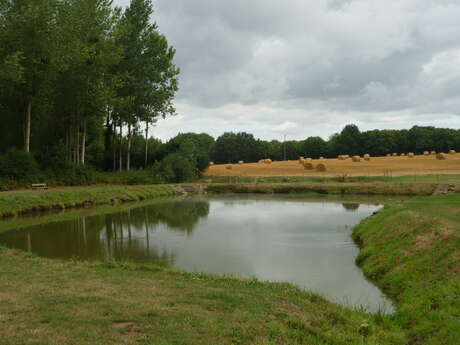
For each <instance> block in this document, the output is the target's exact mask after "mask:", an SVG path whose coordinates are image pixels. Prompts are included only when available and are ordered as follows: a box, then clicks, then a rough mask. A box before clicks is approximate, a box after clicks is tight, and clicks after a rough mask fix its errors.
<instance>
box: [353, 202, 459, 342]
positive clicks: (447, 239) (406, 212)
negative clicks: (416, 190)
mask: <svg viewBox="0 0 460 345" xmlns="http://www.w3.org/2000/svg"><path fill="white" fill-rule="evenodd" d="M354 238H355V239H356V241H357V242H358V243H360V245H361V246H362V250H361V252H360V254H359V257H358V263H359V264H360V265H361V266H362V268H363V270H364V272H365V274H366V275H367V276H368V277H370V278H371V280H372V281H375V282H377V284H378V285H380V286H381V287H382V288H383V290H384V291H385V292H386V293H387V294H389V295H390V296H391V297H393V298H394V299H395V300H396V302H397V305H398V314H397V321H398V323H399V324H401V325H402V326H403V327H404V328H405V329H407V332H408V334H409V341H410V344H424V345H434V344H440V345H441V344H443V345H448V344H452V345H453V344H459V343H460V194H452V195H447V196H438V197H430V198H426V197H425V198H424V197H417V198H413V199H410V200H408V201H406V202H404V203H402V204H401V205H400V206H394V205H393V206H389V207H385V208H384V210H383V211H381V212H379V213H378V214H377V215H375V216H373V217H371V218H369V219H367V220H365V221H363V222H362V223H361V224H360V225H359V226H358V227H356V228H355V230H354Z"/></svg>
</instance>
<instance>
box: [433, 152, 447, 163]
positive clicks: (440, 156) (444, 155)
mask: <svg viewBox="0 0 460 345" xmlns="http://www.w3.org/2000/svg"><path fill="white" fill-rule="evenodd" d="M436 159H437V160H440V161H443V160H445V159H447V155H446V154H445V153H438V154H436Z"/></svg>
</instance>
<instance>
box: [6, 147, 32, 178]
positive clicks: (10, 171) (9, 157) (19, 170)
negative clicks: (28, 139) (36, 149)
mask: <svg viewBox="0 0 460 345" xmlns="http://www.w3.org/2000/svg"><path fill="white" fill-rule="evenodd" d="M39 173H40V169H39V167H38V164H37V161H36V160H35V158H34V157H33V156H32V155H31V154H30V153H27V152H25V151H22V150H18V149H11V150H9V151H8V152H7V153H5V154H4V155H2V156H0V177H4V178H9V179H12V180H15V181H19V180H27V181H30V180H32V179H33V178H34V177H36V176H37V175H39Z"/></svg>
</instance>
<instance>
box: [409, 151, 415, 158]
mask: <svg viewBox="0 0 460 345" xmlns="http://www.w3.org/2000/svg"><path fill="white" fill-rule="evenodd" d="M407 157H409V158H414V157H415V154H414V153H413V152H409V153H408V154H407Z"/></svg>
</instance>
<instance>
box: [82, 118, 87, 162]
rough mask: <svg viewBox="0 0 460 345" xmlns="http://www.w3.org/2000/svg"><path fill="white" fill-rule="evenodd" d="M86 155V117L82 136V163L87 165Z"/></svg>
mask: <svg viewBox="0 0 460 345" xmlns="http://www.w3.org/2000/svg"><path fill="white" fill-rule="evenodd" d="M85 155H86V119H84V120H83V133H82V137H81V165H85Z"/></svg>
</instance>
